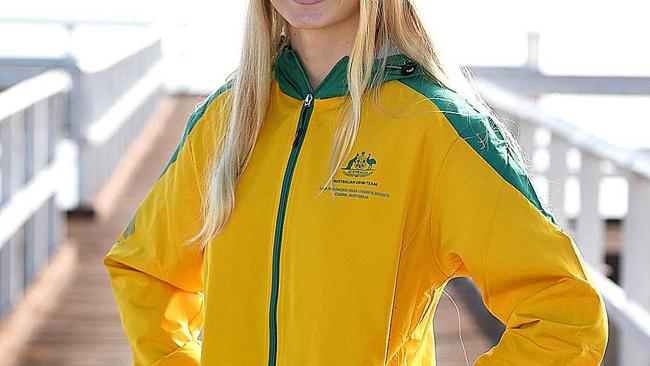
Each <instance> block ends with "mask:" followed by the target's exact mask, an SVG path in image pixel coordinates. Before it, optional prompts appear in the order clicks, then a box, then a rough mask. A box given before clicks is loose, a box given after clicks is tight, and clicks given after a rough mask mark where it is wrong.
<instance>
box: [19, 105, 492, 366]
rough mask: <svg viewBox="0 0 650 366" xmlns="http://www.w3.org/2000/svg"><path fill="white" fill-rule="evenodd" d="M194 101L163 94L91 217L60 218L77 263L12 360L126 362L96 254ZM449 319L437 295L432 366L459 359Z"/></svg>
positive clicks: (472, 350) (465, 324)
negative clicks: (65, 222) (65, 224)
mask: <svg viewBox="0 0 650 366" xmlns="http://www.w3.org/2000/svg"><path fill="white" fill-rule="evenodd" d="M197 102H199V98H197V97H167V98H165V99H164V100H163V101H162V102H161V104H160V106H159V108H158V111H157V112H156V115H155V116H154V117H153V118H152V120H151V121H150V123H149V124H148V126H147V127H146V128H145V131H144V133H142V136H140V137H139V138H138V140H137V141H136V143H135V144H134V146H133V147H132V148H131V149H130V150H129V153H128V154H127V156H126V158H125V159H123V162H122V163H121V164H120V167H119V168H118V171H117V172H116V174H114V176H113V177H112V178H111V181H110V182H109V184H108V186H107V187H106V188H105V189H104V191H103V192H102V194H101V195H100V196H101V197H102V199H101V200H100V201H98V202H97V208H98V216H97V217H96V218H95V219H89V218H68V219H67V220H68V228H67V230H68V234H67V235H68V236H69V237H71V238H72V239H73V242H74V243H75V245H76V246H77V248H76V249H77V255H78V259H77V262H76V263H77V264H76V265H75V267H74V269H73V272H72V273H71V277H70V280H69V282H68V283H67V286H66V287H65V289H64V290H63V293H62V294H61V296H59V297H58V299H59V300H58V301H57V303H56V304H53V306H52V307H51V310H50V311H49V312H48V314H47V316H46V318H45V320H44V321H43V322H42V323H41V324H40V326H39V327H38V328H37V330H36V331H35V332H34V334H33V336H32V337H31V338H30V339H29V341H28V342H27V343H26V345H25V347H23V349H22V351H21V352H20V355H19V356H18V360H19V362H18V365H21V366H128V365H131V353H130V349H129V346H128V344H127V342H126V340H125V338H124V336H123V334H122V329H121V327H120V322H119V317H118V313H117V309H116V307H115V305H114V300H113V297H112V293H111V289H110V284H109V282H108V277H107V272H106V270H105V269H104V267H103V265H102V258H103V256H104V254H105V253H106V252H107V251H108V249H109V248H110V246H111V245H112V243H113V241H114V240H115V239H116V238H117V236H118V234H119V232H120V231H121V230H122V229H123V228H124V227H125V226H126V224H127V222H128V220H129V219H130V218H131V215H132V213H133V212H134V210H135V208H136V207H137V205H138V204H139V203H140V202H141V200H142V198H143V197H144V195H145V194H146V193H147V191H148V190H149V188H150V187H151V185H152V184H153V183H154V182H155V180H156V179H157V177H158V175H159V174H160V172H161V171H162V169H163V167H164V165H165V163H166V162H167V159H168V158H169V156H170V155H171V153H172V151H173V149H174V147H175V145H176V144H177V143H178V141H179V139H180V136H181V134H182V131H183V128H184V126H185V122H186V120H187V117H188V116H189V114H190V112H191V111H192V110H193V109H194V107H195V105H196V103H197ZM461 291H467V289H463V288H462V287H460V286H453V285H452V286H450V287H448V290H447V292H448V293H450V294H451V295H452V296H453V297H454V299H455V300H456V302H457V303H458V305H459V307H460V310H461V319H462V337H463V340H464V343H465V346H466V348H467V352H468V357H469V363H470V365H471V364H472V363H473V361H474V360H475V359H476V357H477V356H478V355H479V354H481V353H483V352H485V351H486V350H488V349H489V347H490V346H491V344H490V342H489V340H488V338H487V337H486V336H485V335H483V333H482V332H481V331H480V328H479V326H478V324H477V323H476V321H475V320H474V318H473V317H472V315H471V314H470V313H469V312H468V304H466V303H463V302H462V301H460V300H461V299H462V298H463V296H461V295H462V294H461V293H460V292H461ZM457 321H458V316H457V314H456V310H455V308H454V306H453V304H452V302H451V301H450V300H449V299H448V298H447V297H446V296H444V295H443V298H442V300H441V303H440V305H439V307H438V309H437V313H436V320H435V331H436V343H437V344H436V350H437V353H438V366H457V365H458V366H465V365H466V362H465V358H464V356H463V350H462V348H461V345H460V342H459V337H458V322H457ZM179 366H182V365H179Z"/></svg>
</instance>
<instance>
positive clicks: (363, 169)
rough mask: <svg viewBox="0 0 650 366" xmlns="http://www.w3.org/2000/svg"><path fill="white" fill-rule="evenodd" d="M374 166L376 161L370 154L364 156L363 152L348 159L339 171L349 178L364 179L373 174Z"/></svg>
mask: <svg viewBox="0 0 650 366" xmlns="http://www.w3.org/2000/svg"><path fill="white" fill-rule="evenodd" d="M375 164H377V160H376V159H375V158H374V157H372V156H371V155H370V153H368V154H366V152H365V151H362V152H360V153H357V154H356V155H355V156H354V158H352V159H350V160H349V161H348V163H347V164H346V166H345V167H343V168H341V170H342V171H343V174H345V175H347V176H349V177H366V176H368V175H370V174H372V173H373V172H374V169H373V166H374V165H375Z"/></svg>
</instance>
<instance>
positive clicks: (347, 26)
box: [289, 16, 359, 90]
mask: <svg viewBox="0 0 650 366" xmlns="http://www.w3.org/2000/svg"><path fill="white" fill-rule="evenodd" d="M358 24H359V18H358V16H355V17H351V18H348V19H345V20H343V21H341V22H339V23H337V24H333V25H332V26H330V27H327V28H318V29H306V28H294V27H292V26H289V33H290V39H291V48H292V49H293V50H294V51H295V52H296V54H297V55H298V57H299V58H300V61H301V63H302V64H303V66H304V69H305V73H306V74H307V78H308V79H309V83H310V84H311V86H312V89H314V90H315V89H316V88H317V87H318V85H320V83H321V82H322V81H323V79H324V78H325V76H326V75H327V73H328V72H329V71H330V70H331V69H332V67H333V66H334V65H335V64H336V63H337V62H338V61H339V60H340V59H341V58H342V57H344V56H346V55H348V56H349V55H350V53H351V51H352V46H353V45H354V38H355V36H356V33H357V25H358Z"/></svg>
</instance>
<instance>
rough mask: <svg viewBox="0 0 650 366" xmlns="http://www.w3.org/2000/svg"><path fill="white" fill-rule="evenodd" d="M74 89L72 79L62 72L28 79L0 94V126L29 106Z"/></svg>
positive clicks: (56, 71)
mask: <svg viewBox="0 0 650 366" xmlns="http://www.w3.org/2000/svg"><path fill="white" fill-rule="evenodd" d="M71 88H72V79H71V78H70V76H69V75H68V74H67V73H66V72H65V71H62V70H51V71H47V72H45V73H43V74H40V75H38V76H35V77H33V78H30V79H27V80H25V81H23V82H21V83H18V84H16V85H14V86H12V87H10V88H8V89H6V90H4V91H3V92H2V93H0V124H1V123H3V121H5V120H7V118H8V117H10V116H11V115H13V114H15V113H17V112H20V111H22V110H24V109H26V108H28V107H29V106H31V105H33V104H35V103H37V102H39V101H41V100H43V99H46V98H48V97H49V96H51V95H53V94H57V93H61V92H67V91H69V90H70V89H71Z"/></svg>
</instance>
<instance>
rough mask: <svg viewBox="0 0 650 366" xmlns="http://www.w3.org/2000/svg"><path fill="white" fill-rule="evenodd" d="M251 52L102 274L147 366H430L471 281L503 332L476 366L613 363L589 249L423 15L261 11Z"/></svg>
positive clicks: (249, 29) (264, 7)
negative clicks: (442, 309) (436, 326)
mask: <svg viewBox="0 0 650 366" xmlns="http://www.w3.org/2000/svg"><path fill="white" fill-rule="evenodd" d="M459 21H461V20H460V19H459ZM463 26H465V25H463ZM452 31H453V30H452ZM244 37H245V38H244V46H243V51H242V54H241V61H240V65H239V67H238V68H237V70H236V72H235V73H233V75H232V77H231V78H230V79H229V80H228V81H227V82H226V83H225V84H224V85H223V86H221V87H220V88H219V89H218V90H216V91H215V92H214V93H212V95H211V96H210V97H209V98H207V100H205V102H204V103H203V104H202V105H201V106H200V107H198V108H197V109H196V111H195V112H194V113H193V114H192V116H191V117H190V119H189V121H188V123H187V126H186V129H185V133H184V135H183V136H182V139H181V141H180V143H179V144H178V147H177V149H176V151H175V152H174V154H173V156H172V157H171V159H170V160H169V163H168V164H167V166H166V168H165V169H164V171H163V172H162V173H161V175H160V177H159V178H158V181H157V182H156V183H155V185H154V186H153V187H152V188H151V190H150V192H149V193H148V195H147V196H146V197H145V198H144V200H143V201H142V202H141V204H140V206H139V208H138V210H137V212H136V213H135V215H134V217H133V219H132V220H131V222H130V223H129V225H128V226H127V227H126V228H125V230H124V232H123V233H121V234H120V236H119V238H118V239H117V242H116V243H115V244H114V245H113V248H112V249H111V250H110V252H109V253H108V254H107V255H106V257H105V260H104V264H105V265H106V267H107V269H108V272H109V273H110V278H111V281H112V287H113V291H114V294H115V298H116V300H117V304H118V307H119V310H120V315H121V319H122V324H123V327H124V330H125V333H126V335H127V337H128V340H129V341H130V343H131V346H132V348H133V353H134V364H135V365H159V366H162V365H198V364H199V363H200V364H201V365H204V366H239V365H242V366H254V365H267V366H276V365H278V366H280V365H281V366H301V365H309V366H332V365H346V366H347V365H352V366H368V365H395V366H397V365H400V366H402V365H409V366H415V365H418V366H419V365H429V366H430V365H434V362H435V354H434V342H433V341H434V339H433V337H434V334H433V327H432V325H431V324H432V320H433V315H434V310H435V308H436V305H437V304H438V301H439V299H440V297H441V294H442V291H443V289H444V288H445V285H446V284H447V283H448V281H449V280H450V279H452V278H454V277H458V276H471V278H472V279H473V281H474V282H475V283H476V285H477V286H478V287H479V288H480V290H481V292H482V296H483V301H484V302H485V305H486V306H487V307H488V308H489V309H490V311H491V312H492V313H493V314H494V315H495V316H496V317H497V318H498V319H500V320H501V321H502V322H503V323H504V324H505V325H506V331H505V333H504V334H503V337H502V339H501V341H500V342H499V343H498V345H497V346H495V347H494V348H492V349H491V350H490V351H489V352H487V353H485V354H484V355H482V356H481V357H480V358H479V359H478V361H477V363H476V364H475V365H480V366H488V365H490V366H492V365H494V366H496V365H553V366H560V365H598V364H599V363H600V361H601V358H602V356H603V353H604V349H605V345H606V339H607V318H606V313H605V308H604V306H603V302H602V299H601V297H600V295H599V293H598V292H597V290H596V289H595V288H594V286H593V283H592V282H591V279H590V277H589V276H588V274H587V273H586V272H585V267H584V263H583V260H582V257H581V255H580V253H579V252H578V251H577V249H576V246H575V244H574V242H573V240H572V239H571V238H570V237H569V236H568V235H567V233H566V232H565V231H563V230H562V228H560V227H558V226H557V225H556V223H555V220H554V218H553V215H552V214H551V213H550V212H549V210H547V209H546V208H545V207H543V206H542V204H541V203H540V201H539V199H538V198H537V195H536V193H535V190H534V189H533V187H532V186H531V184H530V181H529V179H528V177H529V176H528V174H527V172H526V170H525V165H524V164H523V162H524V160H523V158H522V156H521V154H520V152H519V150H518V148H517V145H516V143H515V142H513V141H512V138H511V136H510V134H509V133H508V132H507V130H506V129H505V128H504V127H503V125H502V123H501V122H500V121H499V119H498V118H497V116H496V115H495V114H494V113H493V112H491V111H490V109H489V108H488V107H487V106H486V105H485V103H482V102H480V98H478V97H476V96H475V95H474V94H472V93H471V89H469V88H468V87H467V85H469V83H467V82H465V84H463V82H462V80H463V79H462V78H458V77H453V75H454V74H456V75H460V74H462V73H458V72H455V71H454V69H453V68H451V67H449V66H446V65H445V64H444V63H443V62H442V61H441V59H440V57H439V55H438V53H437V51H436V48H435V46H434V45H433V44H432V42H431V40H430V38H429V37H428V35H427V33H426V32H425V30H424V28H423V26H422V23H421V21H420V20H419V19H418V16H417V14H416V12H415V9H414V7H413V4H412V2H411V0H382V1H376V0H271V1H268V0H251V1H250V5H249V11H248V18H247V22H246V31H245V35H244ZM465 81H467V79H465ZM463 90H464V91H463ZM473 95H474V96H473ZM201 329H203V335H202V337H201V339H199V333H200V330H201Z"/></svg>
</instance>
